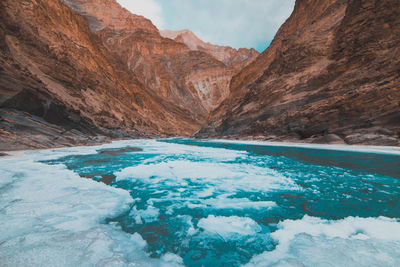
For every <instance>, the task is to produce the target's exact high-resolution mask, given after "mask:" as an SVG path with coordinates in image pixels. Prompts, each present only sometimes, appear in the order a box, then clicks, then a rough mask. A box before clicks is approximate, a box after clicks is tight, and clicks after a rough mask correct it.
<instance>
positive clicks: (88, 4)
mask: <svg viewBox="0 0 400 267" xmlns="http://www.w3.org/2000/svg"><path fill="white" fill-rule="evenodd" d="M0 8H1V10H0V13H1V18H0V50H1V55H0V62H1V67H0V86H1V87H0V116H1V117H0V129H1V131H0V141H1V142H2V143H3V145H2V146H1V147H0V149H2V150H7V149H16V148H29V147H37V148H43V147H50V146H57V145H67V144H71V145H77V144H86V143H96V142H98V141H99V140H100V141H101V140H104V138H94V137H92V136H96V135H101V136H109V137H119V136H149V135H150V136H160V135H165V134H167V135H170V134H172V135H191V134H193V133H194V132H196V131H197V130H198V129H199V128H200V126H201V125H202V124H203V123H204V122H205V120H206V118H207V116H208V113H209V111H210V110H212V109H214V108H215V107H217V106H218V105H219V104H220V103H221V102H222V101H223V100H224V99H225V98H226V97H227V95H228V93H229V83H230V80H231V78H232V76H233V74H234V72H235V71H236V69H237V68H238V66H239V65H240V64H245V63H244V61H246V60H244V57H245V56H246V55H247V54H248V56H249V60H250V57H251V56H252V57H254V54H255V53H254V51H250V50H247V49H243V50H239V51H236V50H233V49H230V48H223V49H222V48H221V49H222V50H223V51H225V50H226V51H227V52H226V53H227V54H229V58H230V59H229V61H224V62H222V61H221V60H219V57H215V56H214V54H213V53H214V52H216V51H217V50H218V49H219V48H218V47H217V46H215V47H214V48H215V49H214V50H215V51H214V50H213V51H211V50H210V51H206V50H205V49H190V48H189V47H188V46H187V45H186V44H185V43H182V42H179V41H175V40H171V39H169V38H164V37H162V36H161V35H160V33H159V31H158V29H157V28H156V27H155V26H154V25H153V24H152V23H151V21H150V20H147V19H146V18H144V17H142V16H137V15H134V14H131V13H130V12H128V11H127V10H125V9H123V8H122V7H121V6H120V5H119V4H118V3H117V2H116V1H115V0H33V1H27V0H26V1H25V0H24V1H11V0H4V1H1V3H0ZM199 41H200V40H199ZM200 42H201V41H200ZM208 45H209V46H210V47H212V45H210V44H208ZM222 50H221V51H222ZM232 51H235V52H232ZM211 52H213V53H211ZM218 53H219V56H220V57H221V55H222V54H223V53H222V52H218ZM221 53H222V54H221ZM235 53H236V54H235ZM246 53H247V54H246ZM235 57H242V59H241V60H242V61H240V60H239V59H235ZM224 59H225V57H224ZM228 63H229V64H228Z"/></svg>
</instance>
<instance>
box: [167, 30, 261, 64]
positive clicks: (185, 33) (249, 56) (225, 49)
mask: <svg viewBox="0 0 400 267" xmlns="http://www.w3.org/2000/svg"><path fill="white" fill-rule="evenodd" d="M160 33H161V35H162V36H163V37H166V38H170V39H173V40H175V41H177V42H180V43H183V44H185V45H187V47H189V49H190V50H193V51H204V52H206V53H207V54H210V55H212V56H213V57H215V58H216V59H218V60H219V61H221V62H223V63H224V64H225V65H227V66H229V67H231V68H233V69H234V70H235V71H239V70H241V69H242V68H244V67H245V66H247V65H248V64H250V63H251V62H252V61H254V59H256V58H257V56H258V55H259V54H260V53H259V52H257V51H256V50H255V49H246V48H240V49H234V48H232V47H229V46H219V45H214V44H211V43H206V42H204V41H202V40H200V39H199V38H198V37H197V36H196V35H195V34H194V33H193V32H192V31H190V30H181V31H172V30H162V31H160Z"/></svg>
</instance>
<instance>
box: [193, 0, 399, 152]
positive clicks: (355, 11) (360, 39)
mask: <svg viewBox="0 0 400 267" xmlns="http://www.w3.org/2000/svg"><path fill="white" fill-rule="evenodd" d="M399 44H400V4H399V2H398V1H395V0H371V1H356V0H349V1H347V0H321V1H311V0H298V1H296V6H295V9H294V12H293V14H292V15H291V17H290V18H289V19H288V20H287V21H286V22H285V24H284V25H283V26H282V27H281V28H280V30H279V32H278V33H277V35H276V37H275V39H274V41H273V42H272V44H271V46H270V47H269V48H268V49H267V50H266V51H264V52H263V53H262V54H261V55H260V56H259V57H258V58H257V59H256V60H255V61H253V62H252V63H251V64H250V65H248V66H247V67H245V68H243V69H242V70H241V71H240V72H239V73H238V74H237V75H236V76H235V77H234V78H233V79H232V82H231V85H230V96H229V97H228V99H226V100H225V101H224V102H223V103H222V104H221V105H220V106H219V107H218V108H217V109H215V110H214V111H213V112H212V113H211V115H210V119H209V124H208V125H207V126H205V127H203V129H202V130H201V131H200V132H199V133H198V134H197V136H201V137H210V136H214V137H215V136H217V137H236V138H244V137H246V138H247V137H248V138H259V139H268V140H292V141H299V140H303V141H305V142H322V143H327V142H328V143H329V142H334V143H342V142H346V143H349V144H374V145H399V137H400V102H399V100H400V45H399Z"/></svg>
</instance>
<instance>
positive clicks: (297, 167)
mask: <svg viewBox="0 0 400 267" xmlns="http://www.w3.org/2000/svg"><path fill="white" fill-rule="evenodd" d="M135 147H137V148H140V149H141V150H139V149H125V150H118V149H109V150H99V151H98V153H96V154H91V155H70V156H66V157H62V158H60V159H57V160H52V161H47V162H46V163H48V164H64V165H66V166H67V167H68V168H69V169H71V170H73V171H74V172H76V173H78V174H79V175H81V176H84V177H93V179H95V180H99V181H100V180H103V181H105V180H107V179H108V182H111V183H110V186H113V187H117V188H122V189H125V190H127V191H129V192H130V194H131V196H132V198H133V199H134V200H135V202H134V203H133V204H132V206H131V209H130V211H129V212H127V213H125V214H123V215H121V216H119V217H117V218H109V221H108V222H110V223H111V222H112V223H118V224H119V225H121V227H122V230H123V231H125V232H128V233H139V234H140V235H141V236H142V237H143V239H144V240H146V242H147V244H148V246H147V251H148V253H150V255H151V256H152V257H160V256H162V255H164V254H166V253H168V252H170V253H174V254H177V255H179V256H181V257H182V258H183V261H184V263H185V264H186V265H188V266H210V265H211V264H213V265H215V266H239V265H241V264H246V263H248V262H249V261H250V260H251V259H252V258H253V257H255V256H256V255H259V254H262V253H264V252H268V251H274V250H276V248H277V246H278V245H279V240H277V239H276V238H273V233H274V232H277V231H278V230H279V229H281V226H280V223H282V222H283V221H285V220H288V219H290V220H294V221H300V220H302V219H304V218H305V215H307V216H312V217H318V218H319V219H320V220H324V219H326V220H329V222H336V221H338V220H342V219H346V218H348V217H361V218H377V217H379V216H384V217H388V218H400V201H399V196H400V155H390V154H377V153H364V152H362V153H361V152H351V151H335V150H324V149H313V148H300V147H290V146H286V147H278V146H267V145H248V144H247V145H246V144H238V143H221V142H211V141H196V140H190V139H168V140H160V141H159V142H152V143H149V144H146V143H140V142H138V144H137V146H135ZM110 177H111V178H110ZM113 178H115V179H113ZM112 179H113V180H112ZM111 180H112V181H111ZM104 201H106V200H104ZM306 218H308V217H306ZM360 229H361V228H360ZM363 233H364V232H363V231H362V230H357V231H356V232H355V233H354V234H355V235H358V234H363ZM297 242H299V241H297ZM315 242H316V241H315ZM357 242H358V241H357Z"/></svg>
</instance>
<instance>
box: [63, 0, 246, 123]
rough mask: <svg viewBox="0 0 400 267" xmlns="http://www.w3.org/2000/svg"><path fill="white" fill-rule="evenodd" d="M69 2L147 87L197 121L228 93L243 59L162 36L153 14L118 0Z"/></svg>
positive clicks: (204, 117)
mask: <svg viewBox="0 0 400 267" xmlns="http://www.w3.org/2000/svg"><path fill="white" fill-rule="evenodd" d="M64 2H66V3H67V4H68V5H69V6H70V7H72V8H74V9H75V10H77V11H78V12H80V13H82V14H83V15H85V16H86V17H87V18H88V21H89V25H90V28H91V29H92V30H93V31H94V32H95V33H96V34H97V35H98V36H100V38H101V39H102V40H103V42H104V44H105V45H106V46H107V48H108V49H109V50H110V51H112V52H114V53H116V54H118V55H119V56H120V57H121V58H124V59H125V62H126V64H127V66H128V68H129V69H130V70H131V71H132V72H133V73H135V74H136V75H137V77H140V81H141V82H142V83H143V84H144V85H145V86H146V88H149V89H150V90H151V91H152V92H153V93H154V94H157V95H160V96H162V97H163V98H164V99H168V100H169V101H171V102H173V103H177V104H178V105H179V106H180V107H181V108H182V109H186V110H187V112H188V114H190V115H191V116H192V117H193V119H194V120H195V121H198V122H199V123H204V121H205V119H206V116H207V115H208V113H209V112H210V110H212V109H214V108H215V107H216V106H218V105H219V104H220V103H221V102H222V101H223V100H224V99H225V98H226V96H227V95H228V92H229V82H230V79H231V77H232V76H233V74H234V71H235V67H236V68H237V65H239V63H238V64H237V65H235V66H233V65H227V64H225V62H224V61H221V60H220V59H219V58H215V57H214V56H213V54H211V53H209V51H206V50H204V49H191V48H190V47H188V46H187V44H186V43H185V42H179V41H175V40H172V39H169V38H164V37H162V36H161V35H160V32H159V31H158V30H157V28H156V27H155V26H154V25H153V24H152V23H151V22H150V21H149V20H147V19H146V18H144V17H141V16H137V15H134V14H131V13H130V12H129V11H127V10H126V9H124V8H122V7H121V6H120V5H119V4H118V3H117V2H116V1H115V0H68V1H64ZM235 51H236V50H235ZM244 51H248V50H247V49H244ZM242 54H245V53H243V52H242ZM250 55H253V52H249V56H250ZM232 60H233V57H232ZM236 61H239V60H238V59H236Z"/></svg>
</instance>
